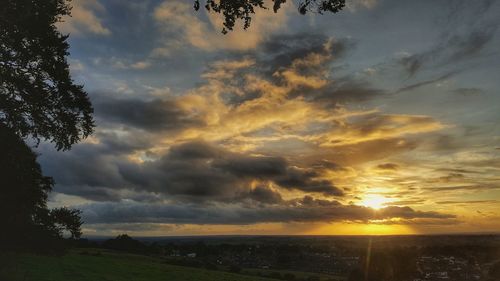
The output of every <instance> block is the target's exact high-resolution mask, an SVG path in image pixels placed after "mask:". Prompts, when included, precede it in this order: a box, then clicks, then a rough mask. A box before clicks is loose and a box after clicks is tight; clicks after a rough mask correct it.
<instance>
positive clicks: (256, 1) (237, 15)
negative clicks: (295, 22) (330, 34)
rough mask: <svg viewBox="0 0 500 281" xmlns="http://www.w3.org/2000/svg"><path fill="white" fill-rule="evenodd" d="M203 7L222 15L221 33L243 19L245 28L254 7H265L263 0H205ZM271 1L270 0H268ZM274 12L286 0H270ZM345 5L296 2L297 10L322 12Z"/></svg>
mask: <svg viewBox="0 0 500 281" xmlns="http://www.w3.org/2000/svg"><path fill="white" fill-rule="evenodd" d="M204 2H205V5H204V6H205V9H207V11H209V12H215V13H218V14H222V15H223V16H224V27H223V29H222V33H227V32H228V30H233V28H234V25H235V23H236V21H238V20H241V21H243V27H244V28H245V29H247V28H248V27H249V26H250V23H251V21H252V15H253V14H255V9H256V8H258V9H267V7H266V6H265V3H264V2H265V1H264V0H205V1H204ZM269 2H271V0H270V1H269ZM272 2H273V3H272V5H273V10H274V12H275V13H276V12H278V10H279V9H280V8H281V4H283V3H285V2H286V0H272ZM200 5H201V3H200V0H195V1H194V9H195V10H199V9H200ZM344 7H345V0H300V1H299V2H298V8H299V12H300V13H301V14H303V15H304V14H306V13H307V12H315V13H319V14H323V13H324V12H331V13H337V12H338V11H340V10H342V8H344Z"/></svg>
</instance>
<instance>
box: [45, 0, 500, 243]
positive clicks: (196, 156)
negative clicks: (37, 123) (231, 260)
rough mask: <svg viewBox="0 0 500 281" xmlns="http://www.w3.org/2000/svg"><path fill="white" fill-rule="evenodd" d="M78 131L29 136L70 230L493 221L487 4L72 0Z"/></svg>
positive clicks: (257, 231)
mask: <svg viewBox="0 0 500 281" xmlns="http://www.w3.org/2000/svg"><path fill="white" fill-rule="evenodd" d="M268 2H269V1H268ZM72 3H73V5H74V8H73V11H72V13H73V17H72V18H64V22H62V23H59V24H58V28H59V29H60V30H61V31H62V32H63V33H69V34H70V37H69V43H70V45H71V48H70V52H71V54H70V56H69V59H68V60H69V63H70V66H71V67H70V69H71V73H72V76H73V79H74V80H75V81H76V82H78V83H80V84H83V85H84V87H85V90H86V91H87V92H88V94H89V97H90V99H91V101H92V103H93V106H94V109H95V113H94V118H95V121H96V125H97V126H96V129H95V132H94V134H93V135H92V136H91V137H89V138H88V139H86V140H85V141H82V142H81V143H79V144H77V145H74V146H73V148H72V149H71V150H69V151H56V150H55V149H54V147H53V145H52V144H50V143H42V144H41V145H40V146H38V147H37V148H36V150H37V152H38V153H39V154H40V157H39V162H40V163H41V165H42V169H43V172H44V174H45V175H47V176H52V177H53V178H54V179H55V181H56V185H55V187H54V190H53V192H52V193H51V195H50V203H49V206H51V207H57V206H68V207H71V208H78V209H80V210H82V212H83V213H82V217H83V220H84V221H85V224H84V225H83V230H84V235H87V236H93V235H117V234H121V233H128V234H130V235H135V236H167V235H221V234H226V235H232V234H244V235H261V234H264V235H266V234H269V235H278V234H279V235H281V234H287V235H288V234H289V235H313V234H318V235H350V234H354V235H359V234H376V235H380V234H432V233H464V232H467V233H469V232H482V233H484V232H499V231H500V208H499V206H500V205H499V201H500V122H499V121H500V92H499V88H500V80H499V79H498V78H499V76H498V74H499V73H500V48H499V46H500V29H499V25H500V18H499V17H498V14H500V2H499V1H483V0H477V1H474V2H473V4H471V2H470V1H467V0H454V1H434V0H421V1H410V0H402V1H396V0H392V1H389V0H347V8H346V9H344V10H343V11H342V12H340V13H338V14H324V15H318V14H309V15H306V16H302V15H300V14H299V13H298V12H297V8H296V3H294V2H293V1H288V2H287V3H286V5H284V6H283V7H282V9H281V10H280V11H279V12H278V13H277V14H274V13H273V12H272V11H269V10H268V11H264V10H262V11H258V12H257V14H256V15H255V16H254V18H253V20H252V24H251V26H250V28H249V29H248V30H243V29H242V28H241V26H240V27H237V28H236V29H235V30H234V31H233V32H230V33H229V34H227V35H223V34H221V22H222V18H220V17H219V16H217V15H214V14H207V13H206V12H205V11H202V10H200V11H198V12H195V11H194V10H193V8H192V1H188V0H165V1H159V0H141V1H120V0H74V1H73V2H72Z"/></svg>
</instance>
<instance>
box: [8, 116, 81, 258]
mask: <svg viewBox="0 0 500 281" xmlns="http://www.w3.org/2000/svg"><path fill="white" fill-rule="evenodd" d="M0 149H1V152H2V153H1V157H0V180H1V185H0V187H1V190H0V223H1V224H2V231H0V247H2V248H11V249H19V248H27V249H30V248H31V249H34V248H48V247H53V244H51V243H52V242H55V241H56V240H58V239H60V238H62V237H63V235H64V233H65V231H67V232H68V234H69V235H70V236H71V238H79V237H80V235H81V230H80V227H81V224H82V222H81V219H80V216H79V214H80V212H79V211H78V210H71V209H68V208H57V209H52V210H50V209H48V208H47V195H48V193H49V192H50V191H51V190H52V186H53V184H54V182H53V180H52V178H50V177H45V176H43V175H42V171H41V168H40V165H39V164H38V163H37V162H36V158H37V156H36V154H35V153H34V152H33V151H32V150H31V148H30V147H29V146H28V145H26V144H25V143H24V141H23V140H22V139H21V138H20V137H19V136H17V135H16V134H15V133H14V131H13V130H12V129H10V128H7V127H6V126H5V125H3V124H1V123H0ZM47 241H49V242H50V243H48V242H47Z"/></svg>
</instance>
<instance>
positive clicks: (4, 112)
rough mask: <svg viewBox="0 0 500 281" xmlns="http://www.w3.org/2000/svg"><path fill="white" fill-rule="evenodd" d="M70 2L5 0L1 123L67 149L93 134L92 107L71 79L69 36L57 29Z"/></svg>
mask: <svg viewBox="0 0 500 281" xmlns="http://www.w3.org/2000/svg"><path fill="white" fill-rule="evenodd" d="M69 12H70V7H69V5H68V2H67V0H2V4H1V8H0V123H3V124H6V125H7V126H8V127H9V128H12V129H13V130H14V131H15V133H16V134H18V135H20V136H22V137H28V136H31V137H33V138H35V139H36V140H37V141H40V140H41V139H45V140H49V141H51V142H53V143H54V144H55V146H56V148H57V149H58V150H60V149H63V150H66V149H69V148H70V147H71V145H73V144H75V143H77V142H78V141H80V140H81V139H82V138H85V137H87V136H88V135H90V134H91V133H92V130H93V127H94V123H93V119H92V112H93V109H92V106H91V104H90V101H89V99H88V97H87V94H86V93H85V92H84V91H83V87H82V86H81V85H77V84H75V83H74V82H73V80H72V79H71V76H70V73H69V66H68V62H67V60H66V57H67V55H68V54H69V53H68V48H69V45H68V43H67V42H66V40H67V38H68V37H67V36H66V35H63V34H61V33H60V32H59V31H58V30H57V29H56V27H55V23H57V22H58V21H59V20H60V19H61V17H62V16H64V15H68V14H69Z"/></svg>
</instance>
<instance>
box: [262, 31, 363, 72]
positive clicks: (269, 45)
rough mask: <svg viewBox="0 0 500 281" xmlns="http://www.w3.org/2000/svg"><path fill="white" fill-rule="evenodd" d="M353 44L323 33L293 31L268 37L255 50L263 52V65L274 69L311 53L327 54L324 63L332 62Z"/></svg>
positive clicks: (286, 65)
mask: <svg viewBox="0 0 500 281" xmlns="http://www.w3.org/2000/svg"><path fill="white" fill-rule="evenodd" d="M330 40H332V41H331V46H330V48H325V45H326V44H328V43H329V41H330ZM354 45H355V44H354V42H351V41H349V40H347V39H341V40H336V39H332V38H328V37H327V36H325V35H323V34H309V33H295V34H286V35H277V36H273V37H270V38H269V39H268V40H267V41H265V42H263V44H262V46H261V47H260V48H259V49H258V51H257V52H262V53H264V55H263V62H264V63H263V65H265V66H268V67H270V69H271V70H273V71H276V70H277V69H279V68H281V67H288V66H290V65H291V64H292V63H293V61H294V60H296V59H301V58H304V57H305V56H307V55H308V54H311V53H315V54H322V55H329V56H331V58H330V59H329V60H327V61H325V63H328V62H332V61H333V60H335V59H339V58H342V57H343V56H344V55H345V54H346V51H347V50H348V49H349V48H353V47H354Z"/></svg>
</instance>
